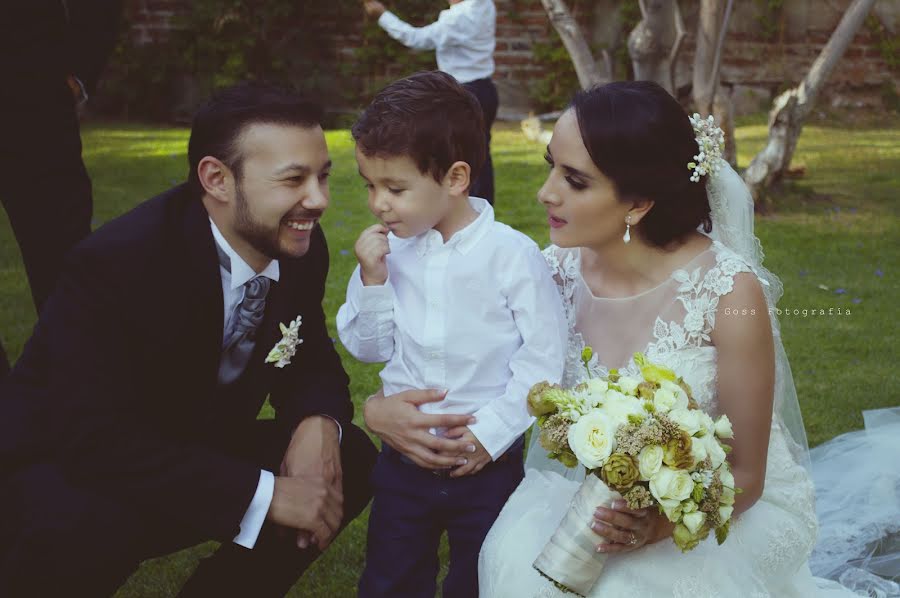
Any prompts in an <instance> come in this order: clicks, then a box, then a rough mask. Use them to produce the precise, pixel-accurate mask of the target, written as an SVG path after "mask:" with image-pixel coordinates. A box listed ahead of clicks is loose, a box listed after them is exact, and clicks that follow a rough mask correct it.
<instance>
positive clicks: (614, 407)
mask: <svg viewBox="0 0 900 598" xmlns="http://www.w3.org/2000/svg"><path fill="white" fill-rule="evenodd" d="M602 409H603V412H604V413H606V414H607V415H608V416H609V417H610V419H612V420H613V421H614V422H615V424H616V426H620V425H622V424H625V423H627V422H628V416H629V415H644V405H643V403H642V402H641V401H640V400H639V399H636V398H634V397H628V396H625V395H623V394H622V393H620V392H617V391H615V390H610V391H608V392H607V393H606V401H605V402H604V403H603V407H602Z"/></svg>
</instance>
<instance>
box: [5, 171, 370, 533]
mask: <svg viewBox="0 0 900 598" xmlns="http://www.w3.org/2000/svg"><path fill="white" fill-rule="evenodd" d="M47 217H48V218H53V212H52V210H49V211H48V213H47ZM280 270H281V274H280V281H279V282H278V283H274V284H273V285H272V289H271V291H270V293H269V295H268V298H267V302H266V313H265V318H264V321H263V323H262V325H261V327H260V329H259V331H258V332H257V343H256V350H255V353H254V355H253V356H252V358H251V360H250V364H249V365H248V367H247V370H246V371H245V372H244V375H243V376H242V378H241V379H239V380H238V382H236V383H235V386H234V387H232V388H229V389H228V390H223V389H221V388H220V387H219V386H218V385H217V381H216V378H217V371H218V366H219V359H220V354H221V348H222V329H223V321H224V316H223V309H224V307H223V300H222V283H221V278H220V274H219V262H218V258H217V253H216V248H215V241H214V240H213V237H212V232H211V230H210V223H209V219H208V216H207V213H206V210H205V209H204V207H203V204H202V203H201V201H200V198H199V197H196V196H194V195H193V194H192V193H191V192H190V191H189V189H188V187H187V186H185V185H182V186H180V187H176V188H174V189H172V190H170V191H168V192H166V193H164V194H162V195H160V196H158V197H155V198H153V199H151V200H149V201H147V202H145V203H143V204H141V205H139V206H138V207H137V208H135V209H134V210H132V211H130V212H128V213H127V214H125V215H124V216H122V217H120V218H118V219H116V220H114V221H112V222H110V223H109V224H107V225H106V226H104V227H102V228H101V229H99V230H98V231H97V232H95V233H94V234H93V235H92V236H91V237H89V238H88V239H86V240H85V241H83V242H82V243H81V244H80V245H78V246H77V247H76V248H75V249H74V250H73V251H72V252H71V254H70V256H69V259H68V260H67V264H66V267H65V269H64V271H63V274H62V277H61V279H60V282H59V284H58V286H57V288H56V291H55V292H54V294H53V295H52V296H51V298H50V300H49V301H48V302H47V304H46V305H45V307H44V309H43V311H42V313H41V316H40V320H39V322H38V325H37V327H36V329H35V331H34V335H33V336H32V338H31V340H30V341H29V342H28V344H27V346H26V348H25V351H24V353H23V355H22V357H21V358H20V359H19V361H18V363H17V364H16V367H15V369H14V370H13V372H12V374H11V376H10V378H9V379H8V380H7V381H6V382H5V383H4V384H3V386H2V388H0V467H2V470H0V480H2V477H3V475H2V474H5V473H8V472H10V471H12V470H14V469H15V468H17V467H21V466H24V465H27V464H32V463H35V462H39V461H43V462H48V461H49V462H51V463H54V464H58V465H59V467H60V468H61V469H62V470H63V472H64V474H65V475H66V476H67V478H68V479H69V480H70V481H71V482H72V483H73V484H77V485H81V486H86V487H89V488H92V489H96V490H97V491H98V492H100V493H102V494H103V495H105V496H108V497H110V498H112V499H114V500H117V501H121V502H122V503H123V504H127V505H129V506H133V507H134V508H135V509H137V510H138V512H139V513H144V514H146V515H147V516H148V517H155V516H159V517H162V518H164V519H165V520H167V521H175V522H178V523H179V524H181V525H184V526H188V527H189V528H192V529H193V530H194V531H195V532H198V533H201V534H204V535H206V536H207V537H211V538H223V539H226V538H231V537H233V536H234V535H235V534H236V533H237V531H238V527H239V523H240V521H241V519H242V517H243V515H244V512H245V510H246V508H247V506H248V505H249V503H250V500H251V498H252V497H253V494H254V492H255V490H256V487H257V483H258V480H259V470H260V464H259V463H254V462H251V461H248V460H243V459H241V458H240V457H237V456H234V455H235V454H236V451H232V450H231V448H230V447H233V446H235V444H236V443H239V442H240V439H241V438H245V437H246V435H247V433H248V429H249V428H250V427H252V426H253V423H254V420H255V419H256V416H257V413H258V412H259V409H260V407H261V406H262V404H263V403H264V401H265V399H266V397H267V396H270V400H271V403H272V405H273V406H274V407H275V410H276V420H277V422H278V427H279V429H280V430H281V431H282V432H283V433H284V437H285V438H287V437H288V435H289V433H290V430H292V429H293V428H294V427H295V426H296V424H297V423H298V422H299V421H300V420H302V419H303V418H304V417H306V416H309V415H313V414H324V415H328V416H331V417H333V418H334V419H336V420H337V421H338V422H340V423H341V424H342V425H343V426H347V425H348V424H349V422H350V418H351V416H352V405H351V402H350V396H349V391H348V379H347V376H346V374H345V372H344V370H343V368H342V366H341V362H340V358H339V357H338V354H337V352H336V351H335V349H334V346H333V342H332V340H331V338H329V335H328V331H327V329H326V326H325V315H324V313H323V310H322V297H323V294H324V290H325V277H326V274H327V271H328V251H327V247H326V244H325V237H324V234H323V233H322V231H321V229H320V228H318V227H317V228H316V229H315V230H314V234H313V238H312V241H311V244H310V249H309V251H308V253H307V254H306V255H305V256H303V257H301V258H299V259H282V260H280ZM298 315H301V316H302V317H303V322H302V325H301V327H300V337H301V338H302V339H303V343H302V344H301V345H300V346H299V347H298V349H297V354H296V356H294V358H293V360H292V362H291V363H290V365H288V366H286V367H284V368H283V369H278V368H276V367H274V365H273V364H266V363H264V360H265V357H266V355H267V353H268V351H269V349H271V348H272V346H273V345H274V344H275V343H276V342H277V341H278V340H280V338H281V332H280V330H279V327H278V324H279V322H285V323H287V322H289V321H291V320H293V319H294V318H296V317H297V316H298ZM275 473H276V474H277V472H275Z"/></svg>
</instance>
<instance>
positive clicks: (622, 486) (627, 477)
mask: <svg viewBox="0 0 900 598" xmlns="http://www.w3.org/2000/svg"><path fill="white" fill-rule="evenodd" d="M639 477H640V472H639V470H638V466H637V463H636V462H635V460H634V458H633V457H632V456H631V455H626V454H625V453H613V454H612V455H610V456H609V459H607V460H606V463H605V464H604V465H603V467H602V468H600V479H601V480H603V483H604V484H606V485H607V486H609V487H610V488H612V489H614V490H618V491H619V492H624V491H625V490H628V489H629V488H631V487H632V486H633V485H634V483H635V482H637V481H638V478H639Z"/></svg>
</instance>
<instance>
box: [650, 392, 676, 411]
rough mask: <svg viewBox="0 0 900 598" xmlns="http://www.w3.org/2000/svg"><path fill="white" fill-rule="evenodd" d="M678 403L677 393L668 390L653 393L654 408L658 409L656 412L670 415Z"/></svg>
mask: <svg viewBox="0 0 900 598" xmlns="http://www.w3.org/2000/svg"><path fill="white" fill-rule="evenodd" d="M676 401H677V398H676V397H675V393H673V392H672V391H671V390H668V389H666V388H658V389H657V390H656V392H655V393H653V406H654V407H656V410H657V411H659V412H660V413H668V412H669V411H671V410H672V409H674V408H675V403H676Z"/></svg>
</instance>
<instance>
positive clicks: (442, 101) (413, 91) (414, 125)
mask: <svg viewBox="0 0 900 598" xmlns="http://www.w3.org/2000/svg"><path fill="white" fill-rule="evenodd" d="M350 132H351V134H352V135H353V139H354V140H355V141H356V144H357V146H358V147H359V149H360V151H362V153H363V154H365V155H366V156H380V157H386V158H393V157H399V156H408V157H409V158H410V159H411V160H412V161H413V163H415V165H416V167H417V168H418V169H419V172H421V173H422V174H430V175H431V176H432V177H433V178H434V180H436V181H438V182H440V181H441V179H443V178H444V176H445V175H446V174H447V171H448V170H450V166H452V165H453V163H454V162H460V161H461V162H465V163H467V164H468V165H469V168H470V170H471V172H470V180H475V178H476V177H477V176H478V173H479V172H480V171H481V168H482V166H483V165H484V161H485V157H486V155H487V142H486V140H485V135H484V116H483V115H482V112H481V105H480V104H479V103H478V100H477V99H476V98H475V96H474V95H472V93H470V92H469V91H467V90H466V89H465V88H464V87H463V86H462V85H460V84H459V83H458V82H457V81H456V79H454V78H453V77H451V76H450V75H448V74H447V73H442V72H440V71H430V72H421V73H416V74H414V75H410V76H409V77H406V78H405V79H400V80H398V81H394V82H393V83H391V84H390V85H388V86H387V87H385V88H384V89H382V90H381V91H379V92H378V93H377V94H376V95H375V98H374V99H373V100H372V103H371V104H369V106H368V107H367V108H366V109H365V111H364V112H363V113H362V116H360V117H359V120H358V121H356V124H355V125H353V128H352V129H351V130H350Z"/></svg>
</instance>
